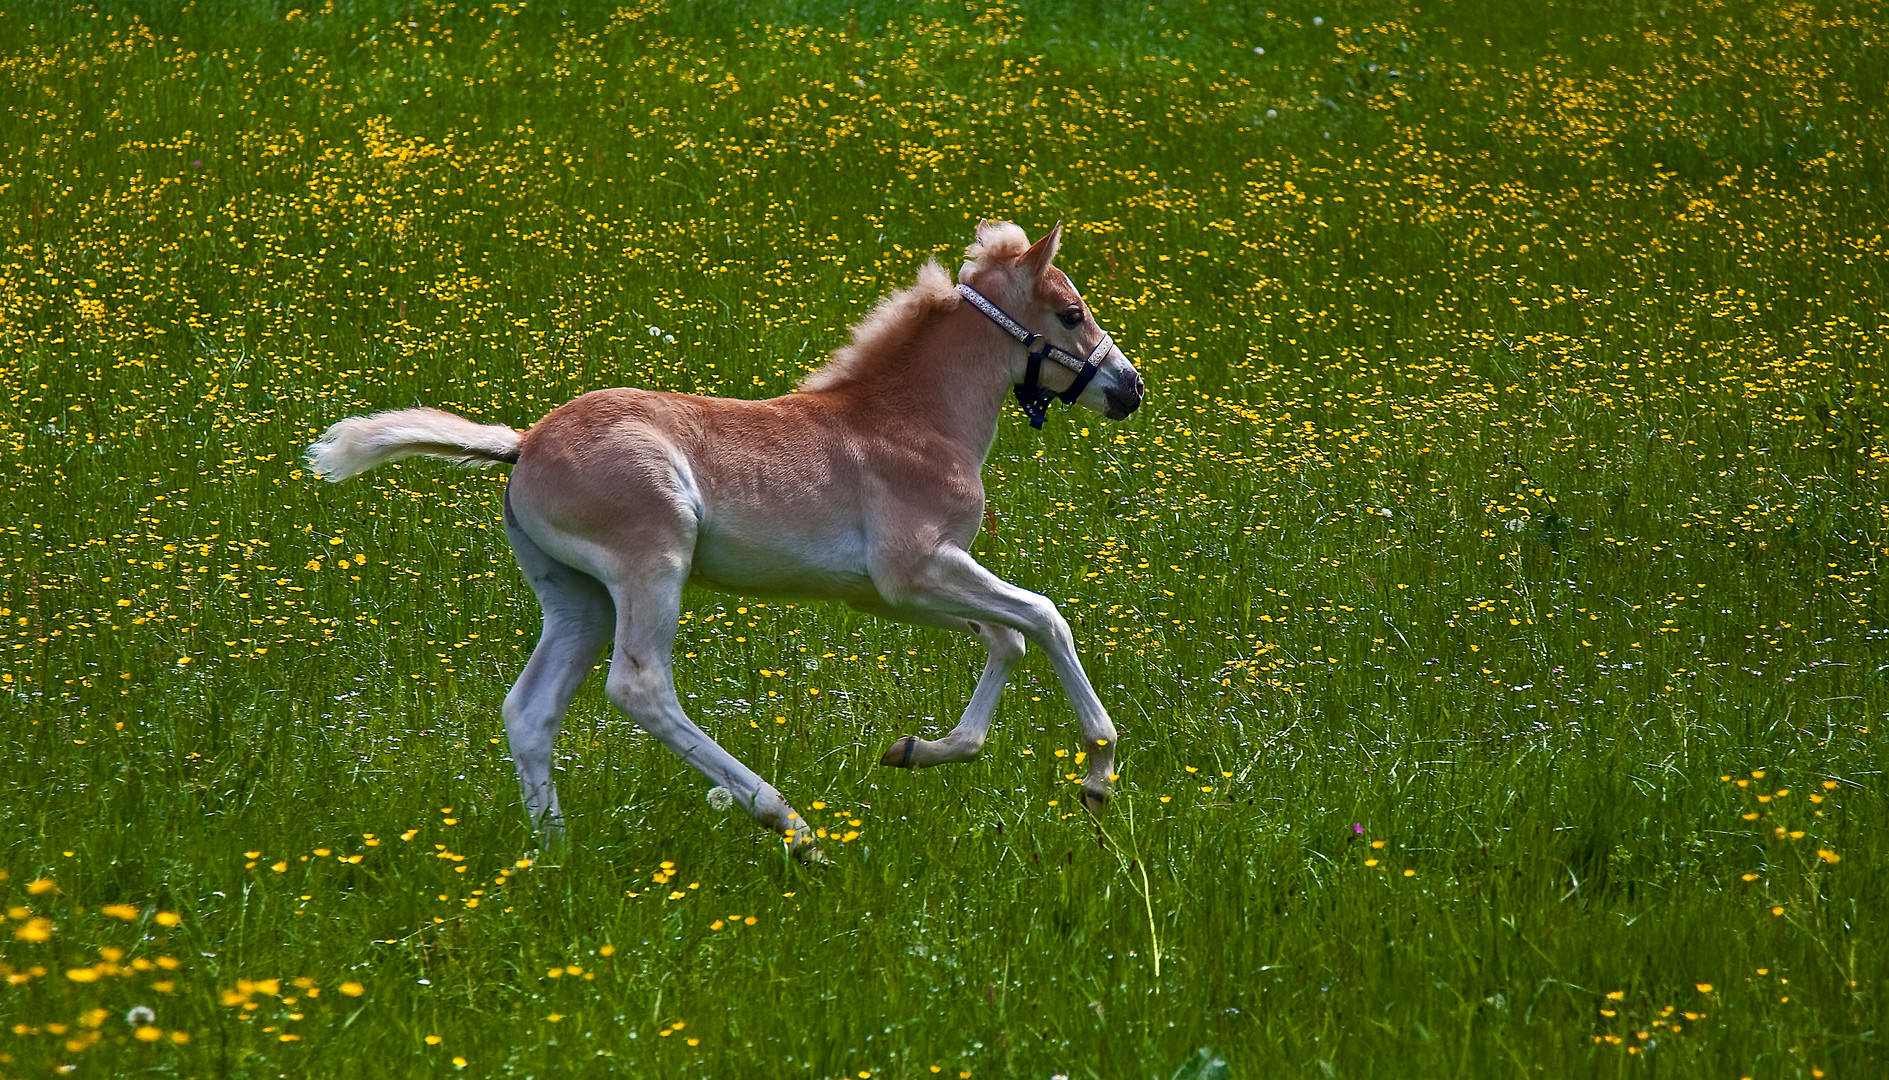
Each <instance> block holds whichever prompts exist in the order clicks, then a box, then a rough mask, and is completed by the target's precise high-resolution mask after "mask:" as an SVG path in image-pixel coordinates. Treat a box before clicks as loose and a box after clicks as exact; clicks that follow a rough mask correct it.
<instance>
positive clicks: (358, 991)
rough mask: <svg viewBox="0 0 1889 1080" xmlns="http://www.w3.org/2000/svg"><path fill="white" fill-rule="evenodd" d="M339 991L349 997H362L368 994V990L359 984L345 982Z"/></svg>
mask: <svg viewBox="0 0 1889 1080" xmlns="http://www.w3.org/2000/svg"><path fill="white" fill-rule="evenodd" d="M339 989H340V991H341V992H342V993H343V994H346V995H347V996H349V997H360V996H361V995H362V994H365V993H367V988H366V987H364V986H362V985H361V984H360V983H357V982H344V983H342V984H341V986H340V987H339Z"/></svg>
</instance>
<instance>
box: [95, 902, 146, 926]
mask: <svg viewBox="0 0 1889 1080" xmlns="http://www.w3.org/2000/svg"><path fill="white" fill-rule="evenodd" d="M98 910H99V911H100V912H101V913H103V914H106V915H110V916H111V917H112V918H114V919H123V920H124V921H126V922H132V921H134V920H136V919H137V917H138V909H137V908H135V907H132V906H131V905H130V904H106V905H105V906H104V907H102V908H99V909H98Z"/></svg>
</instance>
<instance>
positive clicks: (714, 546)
mask: <svg viewBox="0 0 1889 1080" xmlns="http://www.w3.org/2000/svg"><path fill="white" fill-rule="evenodd" d="M690 576H691V577H692V578H693V580H695V581H696V582H698V583H700V584H703V585H707V586H709V587H710V588H714V589H720V590H723V591H725V592H736V593H766V594H771V595H775V596H805V597H817V598H830V599H838V600H846V599H855V598H870V597H872V596H876V595H877V592H876V590H875V589H874V588H873V584H872V576H871V575H870V573H868V571H867V568H866V538H865V536H864V535H863V534H862V533H860V532H858V531H857V530H854V529H839V530H832V531H822V532H819V533H815V532H812V531H803V530H800V529H796V528H794V527H793V525H792V524H790V523H781V524H776V525H774V526H772V527H771V528H762V527H760V526H758V525H757V526H745V525H744V523H741V522H718V523H712V524H709V523H705V527H704V528H703V529H702V531H701V532H700V533H699V534H698V535H697V537H696V541H695V561H694V564H693V566H692V568H691V575H690Z"/></svg>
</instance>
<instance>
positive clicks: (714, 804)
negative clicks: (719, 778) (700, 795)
mask: <svg viewBox="0 0 1889 1080" xmlns="http://www.w3.org/2000/svg"><path fill="white" fill-rule="evenodd" d="M734 804H735V796H734V793H733V792H731V791H729V790H728V789H727V788H725V787H719V786H718V787H712V788H709V789H708V808H709V809H710V810H726V809H728V808H729V807H731V806H733V805H734Z"/></svg>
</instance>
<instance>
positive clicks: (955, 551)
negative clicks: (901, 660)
mask: <svg viewBox="0 0 1889 1080" xmlns="http://www.w3.org/2000/svg"><path fill="white" fill-rule="evenodd" d="M899 577H900V578H902V580H899V581H897V582H896V583H892V582H888V584H893V585H894V588H893V592H894V593H895V594H896V595H897V597H898V606H899V607H900V608H905V607H911V608H919V609H923V610H926V611H930V612H934V613H936V614H939V615H949V616H955V617H957V618H960V619H971V620H975V621H978V622H990V623H995V624H997V625H999V626H1007V627H1011V628H1013V629H1015V630H1018V631H1021V632H1022V634H1023V636H1024V637H1026V638H1028V639H1029V640H1030V641H1032V642H1034V643H1035V644H1036V646H1037V648H1039V649H1042V650H1043V651H1044V652H1045V653H1048V654H1049V660H1050V665H1051V666H1052V667H1054V668H1055V669H1056V678H1057V679H1058V680H1060V681H1061V682H1062V684H1063V692H1064V693H1065V694H1067V695H1069V704H1070V706H1071V707H1072V708H1074V709H1075V711H1076V722H1077V724H1078V725H1079V726H1080V728H1081V730H1082V744H1083V748H1084V749H1085V750H1087V751H1088V752H1089V775H1088V777H1087V778H1086V779H1085V780H1084V781H1083V783H1082V804H1083V805H1084V806H1085V807H1087V808H1089V809H1090V810H1100V809H1101V808H1102V807H1103V806H1104V805H1105V804H1106V803H1107V802H1108V800H1109V796H1110V795H1111V794H1113V792H1114V790H1115V787H1114V782H1115V725H1114V724H1113V723H1111V722H1110V720H1109V718H1108V710H1106V709H1104V708H1103V707H1102V701H1101V699H1100V698H1098V697H1096V696H1095V689H1094V687H1092V686H1090V685H1089V676H1088V674H1087V673H1086V672H1084V671H1083V670H1082V661H1081V660H1080V659H1078V658H1077V656H1076V642H1075V638H1074V636H1073V635H1071V634H1070V632H1069V623H1068V622H1067V621H1065V620H1064V619H1063V616H1062V613H1061V612H1059V611H1057V610H1056V605H1055V604H1053V603H1051V602H1050V600H1049V598H1048V597H1046V596H1041V595H1039V594H1037V593H1033V592H1030V591H1029V590H1028V589H1020V588H1018V587H1017V586H1015V585H1012V584H1010V583H1009V582H1007V581H1005V580H1004V579H1002V578H1000V577H998V576H997V575H995V574H993V573H991V572H990V571H989V570H986V569H984V567H983V566H981V565H979V563H978V562H977V560H976V559H973V558H971V555H970V553H969V552H967V551H965V550H964V549H962V548H957V547H952V546H950V545H944V546H941V547H939V548H937V549H936V550H934V551H933V552H932V554H931V556H930V558H928V559H927V560H925V561H924V562H923V563H921V564H919V565H918V566H916V567H913V568H911V569H910V570H909V571H908V572H907V573H906V574H903V575H899ZM986 670H987V671H988V668H987V669H986ZM983 688H984V683H983V680H981V679H980V680H979V681H978V689H979V690H982V689H983ZM973 698H974V699H975V695H973ZM992 698H993V700H992V707H993V708H994V707H995V695H994V694H993V695H992Z"/></svg>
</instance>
